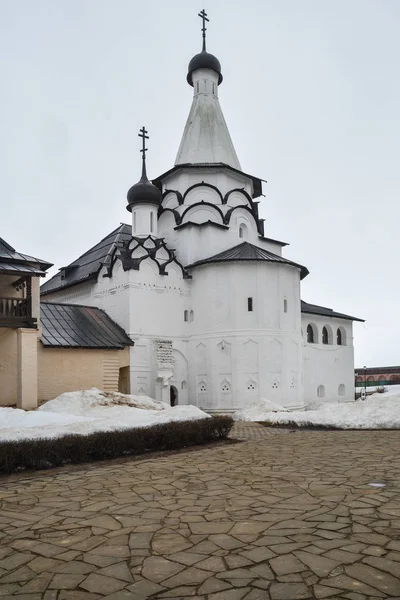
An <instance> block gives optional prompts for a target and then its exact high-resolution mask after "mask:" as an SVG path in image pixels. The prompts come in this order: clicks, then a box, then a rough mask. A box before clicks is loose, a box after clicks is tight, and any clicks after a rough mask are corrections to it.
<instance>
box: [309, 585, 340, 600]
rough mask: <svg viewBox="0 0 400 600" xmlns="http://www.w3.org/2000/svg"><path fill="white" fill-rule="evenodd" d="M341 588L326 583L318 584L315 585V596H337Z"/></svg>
mask: <svg viewBox="0 0 400 600" xmlns="http://www.w3.org/2000/svg"><path fill="white" fill-rule="evenodd" d="M341 592H342V591H341V590H339V589H338V588H332V587H327V586H325V585H320V584H316V585H314V596H315V597H316V598H318V600H319V599H320V598H330V597H331V596H336V595H338V594H341Z"/></svg>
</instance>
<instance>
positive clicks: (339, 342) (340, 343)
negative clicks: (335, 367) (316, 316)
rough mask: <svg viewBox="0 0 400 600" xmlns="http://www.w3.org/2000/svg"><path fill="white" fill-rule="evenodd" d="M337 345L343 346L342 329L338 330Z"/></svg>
mask: <svg viewBox="0 0 400 600" xmlns="http://www.w3.org/2000/svg"><path fill="white" fill-rule="evenodd" d="M336 343H337V345H338V346H341V345H342V332H341V331H340V329H338V330H337V332H336Z"/></svg>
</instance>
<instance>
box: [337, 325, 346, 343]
mask: <svg viewBox="0 0 400 600" xmlns="http://www.w3.org/2000/svg"><path fill="white" fill-rule="evenodd" d="M336 342H337V345H338V346H346V330H345V329H344V327H338V328H337V331H336Z"/></svg>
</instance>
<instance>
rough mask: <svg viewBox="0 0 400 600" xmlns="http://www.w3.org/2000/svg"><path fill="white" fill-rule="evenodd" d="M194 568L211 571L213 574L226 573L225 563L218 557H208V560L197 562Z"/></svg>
mask: <svg viewBox="0 0 400 600" xmlns="http://www.w3.org/2000/svg"><path fill="white" fill-rule="evenodd" d="M196 567H197V568H198V569H205V570H206V571H213V572H214V573H221V572H222V571H226V566H225V563H224V561H223V560H222V558H220V557H219V556H210V558H206V559H205V560H202V561H201V562H198V563H197V564H196Z"/></svg>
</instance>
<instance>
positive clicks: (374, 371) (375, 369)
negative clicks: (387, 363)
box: [354, 367, 400, 375]
mask: <svg viewBox="0 0 400 600" xmlns="http://www.w3.org/2000/svg"><path fill="white" fill-rule="evenodd" d="M354 371H355V373H356V374H357V375H362V374H363V373H364V371H365V373H366V374H369V375H380V374H381V373H394V374H397V373H400V367H358V368H356V369H354Z"/></svg>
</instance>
